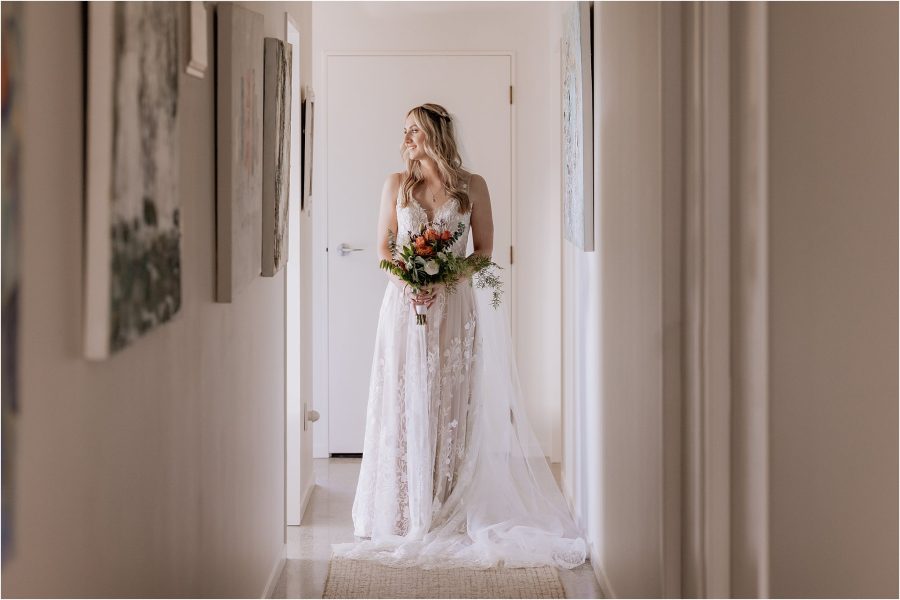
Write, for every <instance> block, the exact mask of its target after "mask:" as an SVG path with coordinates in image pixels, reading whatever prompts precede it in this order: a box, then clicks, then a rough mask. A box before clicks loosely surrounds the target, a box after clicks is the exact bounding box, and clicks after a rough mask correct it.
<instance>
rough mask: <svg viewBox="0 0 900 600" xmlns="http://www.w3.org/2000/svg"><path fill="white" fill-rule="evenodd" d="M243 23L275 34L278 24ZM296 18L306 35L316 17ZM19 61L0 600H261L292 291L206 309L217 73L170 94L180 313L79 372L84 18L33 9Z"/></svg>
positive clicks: (272, 290)
mask: <svg viewBox="0 0 900 600" xmlns="http://www.w3.org/2000/svg"><path fill="white" fill-rule="evenodd" d="M254 9H255V10H257V11H259V12H265V14H266V25H265V31H266V34H267V35H277V36H279V37H280V36H282V35H283V33H282V32H283V30H284V25H283V12H282V9H281V8H279V7H277V6H274V5H268V6H267V5H259V4H255V5H254ZM291 10H292V12H294V11H296V12H294V14H295V17H296V19H297V22H298V24H299V26H300V28H301V30H302V32H303V33H307V32H309V25H310V12H309V8H308V5H306V6H305V7H304V6H302V5H298V6H297V7H296V8H294V7H292V8H291ZM208 20H209V28H208V31H209V35H210V38H209V43H210V44H212V11H210V13H209V15H208ZM306 39H308V38H306ZM24 43H25V49H24V56H25V72H26V73H27V76H26V81H25V84H24V87H25V89H24V95H25V100H24V104H25V110H24V134H25V135H24V144H23V147H24V155H23V188H22V197H23V203H22V210H23V214H22V233H23V236H22V239H23V254H22V260H23V268H22V272H23V276H22V329H21V338H22V345H21V368H22V381H21V384H22V389H21V416H20V418H19V420H18V423H17V431H18V440H17V441H18V446H17V452H16V461H17V480H16V520H15V523H14V527H15V533H14V534H15V541H16V547H15V555H14V557H13V559H12V561H11V562H9V563H8V564H6V565H4V568H3V594H4V595H5V596H63V597H71V596H76V597H77V596H259V595H261V594H262V592H263V588H264V586H265V584H266V581H267V579H268V577H269V575H270V573H271V571H272V569H273V567H274V566H275V565H276V564H277V561H278V559H279V558H280V556H281V553H282V551H283V536H284V531H283V527H282V523H283V493H284V490H283V475H282V470H283V460H284V457H283V452H284V446H283V428H284V404H283V402H284V398H283V395H284V383H283V370H284V367H285V365H284V359H283V324H284V316H283V314H284V300H283V288H284V281H283V274H282V275H279V276H277V277H275V278H272V279H263V278H260V279H257V280H255V281H254V282H253V284H252V285H251V286H249V288H248V289H246V290H244V291H243V292H242V293H241V294H239V295H238V296H237V297H236V298H235V301H234V303H233V304H215V303H214V302H213V290H214V265H215V261H214V248H215V228H214V223H215V188H214V182H215V161H214V158H215V157H214V150H213V143H214V131H215V112H214V106H215V105H214V94H213V91H214V80H213V77H212V72H213V71H212V69H213V68H214V67H213V66H212V65H211V66H210V71H208V73H207V77H206V79H203V80H197V79H194V78H191V77H187V76H185V75H184V74H182V75H181V79H180V98H179V111H180V126H181V157H180V164H181V206H182V269H183V279H182V283H183V304H182V307H181V310H180V312H179V314H178V315H177V316H176V317H175V319H174V321H173V322H171V323H169V324H166V325H164V326H162V327H160V328H158V329H156V330H154V331H152V332H150V333H149V334H148V335H147V336H145V337H144V338H142V339H140V340H139V341H137V342H136V343H135V344H134V345H133V346H131V347H128V348H126V349H125V350H124V351H122V352H120V353H119V354H117V355H114V356H113V357H112V358H110V359H109V360H107V361H104V362H99V363H90V362H87V361H85V360H83V359H82V358H81V336H82V329H81V323H82V318H81V314H82V301H81V298H82V285H81V275H82V264H81V248H82V243H83V235H82V228H81V225H82V218H83V214H82V213H83V211H82V202H83V198H82V192H81V190H82V186H83V178H82V160H83V151H82V148H83V147H82V136H83V122H84V113H83V108H84V107H83V105H82V74H83V64H82V47H83V39H82V6H81V5H79V4H31V5H28V6H27V7H26V9H25V25H24ZM213 56H214V54H213V53H212V52H210V58H212V57H213ZM305 72H306V73H308V72H309V70H308V69H307V70H306V71H305ZM4 526H6V523H4Z"/></svg>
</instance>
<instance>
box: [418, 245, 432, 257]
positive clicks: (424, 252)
mask: <svg viewBox="0 0 900 600" xmlns="http://www.w3.org/2000/svg"><path fill="white" fill-rule="evenodd" d="M416 254H418V255H419V256H431V255H432V254H434V248H432V247H431V246H422V247H421V248H419V247H417V248H416Z"/></svg>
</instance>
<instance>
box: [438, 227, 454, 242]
mask: <svg viewBox="0 0 900 600" xmlns="http://www.w3.org/2000/svg"><path fill="white" fill-rule="evenodd" d="M451 235H452V234H451V233H450V232H449V231H447V230H444V233H442V234H441V239H442V240H443V241H445V242H446V241H447V240H449V239H450V236H451Z"/></svg>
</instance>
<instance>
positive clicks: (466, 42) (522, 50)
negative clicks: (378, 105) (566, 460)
mask: <svg viewBox="0 0 900 600" xmlns="http://www.w3.org/2000/svg"><path fill="white" fill-rule="evenodd" d="M555 5H556V3H553V2H319V3H315V4H314V5H313V19H314V21H315V36H314V37H315V39H314V40H313V44H314V47H313V52H314V56H315V63H314V65H313V69H314V71H315V75H314V81H316V82H322V81H323V78H322V77H323V76H322V65H323V58H322V53H323V52H325V51H342V52H346V51H361V52H377V51H400V52H412V51H423V52H436V51H438V52H439V51H512V52H513V54H514V70H515V73H514V74H513V81H514V86H515V92H514V100H513V101H514V107H513V119H514V123H513V127H512V129H513V161H514V168H515V181H514V182H513V193H514V196H513V198H512V205H513V212H514V217H513V220H514V223H513V230H514V233H513V238H514V240H516V241H517V245H516V248H515V263H514V265H515V267H514V268H515V270H516V303H517V305H516V314H515V319H516V325H515V326H516V332H515V333H516V352H517V355H516V358H517V361H518V368H519V377H520V379H521V383H522V390H523V392H524V394H525V400H526V405H527V408H528V415H529V417H530V419H531V423H532V426H533V427H534V429H535V434H536V435H537V437H538V440H539V441H540V443H541V446H542V448H543V450H544V452H545V454H547V455H548V456H552V457H553V458H554V460H559V453H560V451H559V439H558V431H559V427H560V424H559V423H560V421H559V419H560V417H559V412H560V398H559V390H560V354H559V346H560V326H559V323H560V316H559V315H560V294H559V285H560V275H559V261H560V258H559V252H560V249H559V239H560V214H559V210H558V205H557V203H556V201H555V200H554V198H558V194H559V192H558V189H559V188H558V181H559V179H558V174H557V173H556V171H557V168H558V165H559V162H556V159H554V156H556V157H558V153H557V154H554V152H556V150H555V146H556V140H557V139H558V136H559V123H558V119H556V118H555V116H554V115H555V114H558V113H553V112H552V110H551V107H552V103H553V102H555V101H556V100H555V98H556V96H557V95H558V93H559V92H558V89H559V88H558V86H554V85H548V81H553V80H554V79H553V78H554V77H556V74H557V73H558V72H559V66H558V61H559V50H558V47H559V38H558V37H556V38H553V37H552V36H549V35H548V34H547V22H548V16H549V15H551V14H553V11H555V10H556V8H555ZM554 60H555V61H557V62H554ZM411 77H413V78H414V77H415V74H411ZM320 85H321V84H320ZM476 92H477V90H473V93H476ZM448 109H449V110H450V111H451V112H453V109H452V107H448ZM403 110H406V109H405V108H400V107H398V116H397V122H398V132H399V131H400V128H401V125H402V121H403V112H402V111H403ZM322 112H323V111H319V113H318V114H320V115H321V114H322ZM463 126H464V125H463ZM317 127H319V125H317ZM323 128H324V125H322V127H319V129H317V131H319V132H322V131H324V129H323ZM324 139H325V138H324V135H318V136H317V140H318V142H322V141H323V140H324ZM399 141H400V138H399V133H398V144H399ZM318 142H317V143H318ZM314 166H315V168H316V169H317V171H316V174H315V175H314V179H316V180H318V181H324V179H325V176H324V170H323V171H321V172H320V171H319V170H318V169H324V167H325V165H324V164H323V161H319V162H318V163H316V162H315V161H314ZM401 168H402V164H400V162H399V159H398V167H397V169H398V170H400V169H401ZM474 169H475V170H476V171H477V165H475V167H474ZM488 186H490V182H488ZM376 193H377V192H376ZM320 201H321V199H320V198H318V197H317V198H316V199H315V200H314V204H315V203H316V202H320ZM322 245H324V244H322ZM497 251H498V252H499V251H501V250H500V249H497ZM503 251H505V250H503ZM366 376H368V374H366ZM317 400H319V399H318V398H317ZM322 400H324V398H323V399H322ZM325 427H326V424H325V423H324V419H323V421H322V422H319V423H318V424H316V428H319V429H320V430H325V429H324V428H325ZM323 439H324V438H323ZM318 450H319V452H320V454H317V455H321V456H325V455H326V454H327V450H326V449H325V448H324V447H323V448H321V449H318Z"/></svg>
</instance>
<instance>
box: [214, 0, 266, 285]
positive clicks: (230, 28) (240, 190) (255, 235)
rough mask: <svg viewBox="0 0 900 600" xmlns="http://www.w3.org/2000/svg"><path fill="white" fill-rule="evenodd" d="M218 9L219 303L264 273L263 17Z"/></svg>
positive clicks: (226, 7)
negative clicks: (262, 270)
mask: <svg viewBox="0 0 900 600" xmlns="http://www.w3.org/2000/svg"><path fill="white" fill-rule="evenodd" d="M216 10H217V12H218V17H217V19H216V22H217V29H218V31H217V38H216V47H217V51H216V79H217V90H216V138H217V139H216V301H217V302H231V301H232V299H233V298H234V297H235V295H237V294H238V293H239V292H240V291H241V290H242V289H243V288H245V287H247V286H248V285H249V284H250V283H251V282H252V281H253V280H254V279H255V278H257V277H259V275H260V273H261V268H260V265H261V264H262V181H263V178H262V175H263V173H262V147H263V144H262V142H263V137H262V133H263V131H262V108H263V107H262V94H263V17H262V15H261V14H259V13H256V12H253V11H250V10H247V9H245V8H241V7H240V6H237V5H235V4H230V3H221V4H219V5H218V6H217V7H216Z"/></svg>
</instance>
